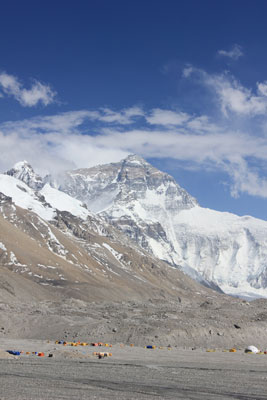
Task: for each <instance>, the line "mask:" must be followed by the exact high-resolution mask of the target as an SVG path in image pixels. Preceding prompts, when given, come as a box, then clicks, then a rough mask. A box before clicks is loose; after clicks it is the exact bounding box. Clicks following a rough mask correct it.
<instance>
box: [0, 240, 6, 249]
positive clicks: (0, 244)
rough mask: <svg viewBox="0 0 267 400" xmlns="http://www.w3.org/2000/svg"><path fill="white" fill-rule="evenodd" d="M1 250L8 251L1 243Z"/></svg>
mask: <svg viewBox="0 0 267 400" xmlns="http://www.w3.org/2000/svg"><path fill="white" fill-rule="evenodd" d="M0 249H1V250H3V251H7V248H6V246H5V245H4V243H2V242H0Z"/></svg>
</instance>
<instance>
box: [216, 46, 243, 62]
mask: <svg viewBox="0 0 267 400" xmlns="http://www.w3.org/2000/svg"><path fill="white" fill-rule="evenodd" d="M218 54H219V56H223V57H228V58H232V59H233V60H238V59H239V58H240V57H242V56H243V55H244V53H243V51H242V47H241V46H239V45H238V44H235V45H233V46H232V48H231V49H230V50H228V51H226V50H218Z"/></svg>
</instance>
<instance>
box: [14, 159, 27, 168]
mask: <svg viewBox="0 0 267 400" xmlns="http://www.w3.org/2000/svg"><path fill="white" fill-rule="evenodd" d="M29 165H30V164H29V163H28V161H26V160H23V161H19V162H17V163H16V164H15V165H14V166H13V169H16V170H20V169H22V168H24V167H25V166H29Z"/></svg>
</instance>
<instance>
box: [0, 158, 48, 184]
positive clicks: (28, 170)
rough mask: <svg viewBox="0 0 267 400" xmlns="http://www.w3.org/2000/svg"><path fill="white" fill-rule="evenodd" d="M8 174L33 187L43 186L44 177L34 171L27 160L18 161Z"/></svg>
mask: <svg viewBox="0 0 267 400" xmlns="http://www.w3.org/2000/svg"><path fill="white" fill-rule="evenodd" d="M6 174H7V175H10V176H13V177H14V178H17V179H19V180H21V181H22V182H24V183H26V185H28V186H29V187H30V188H32V189H35V190H39V189H41V188H42V187H43V181H42V178H41V177H40V176H39V175H38V174H36V173H35V172H34V170H33V168H32V166H31V165H30V164H29V163H28V162H27V161H20V162H18V163H16V164H15V165H14V167H13V168H11V169H10V170H9V171H7V172H6Z"/></svg>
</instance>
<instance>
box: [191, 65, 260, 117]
mask: <svg viewBox="0 0 267 400" xmlns="http://www.w3.org/2000/svg"><path fill="white" fill-rule="evenodd" d="M183 77H184V78H187V79H189V78H194V79H196V80H198V81H199V83H201V84H202V85H204V86H206V87H207V88H209V89H210V90H211V91H213V92H214V94H215V95H216V96H215V101H217V103H219V105H220V107H221V111H222V112H223V113H224V114H225V115H227V114H228V113H229V112H231V113H236V114H239V115H244V116H248V117H253V116H256V115H265V114H266V111H267V81H264V82H257V83H256V85H255V89H254V90H253V89H251V88H247V87H245V86H243V85H242V84H241V83H240V82H239V81H238V80H237V79H235V78H234V77H233V76H232V75H231V74H229V73H222V74H208V73H207V72H206V71H204V70H202V69H199V68H194V67H192V66H187V67H186V68H184V70H183Z"/></svg>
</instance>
